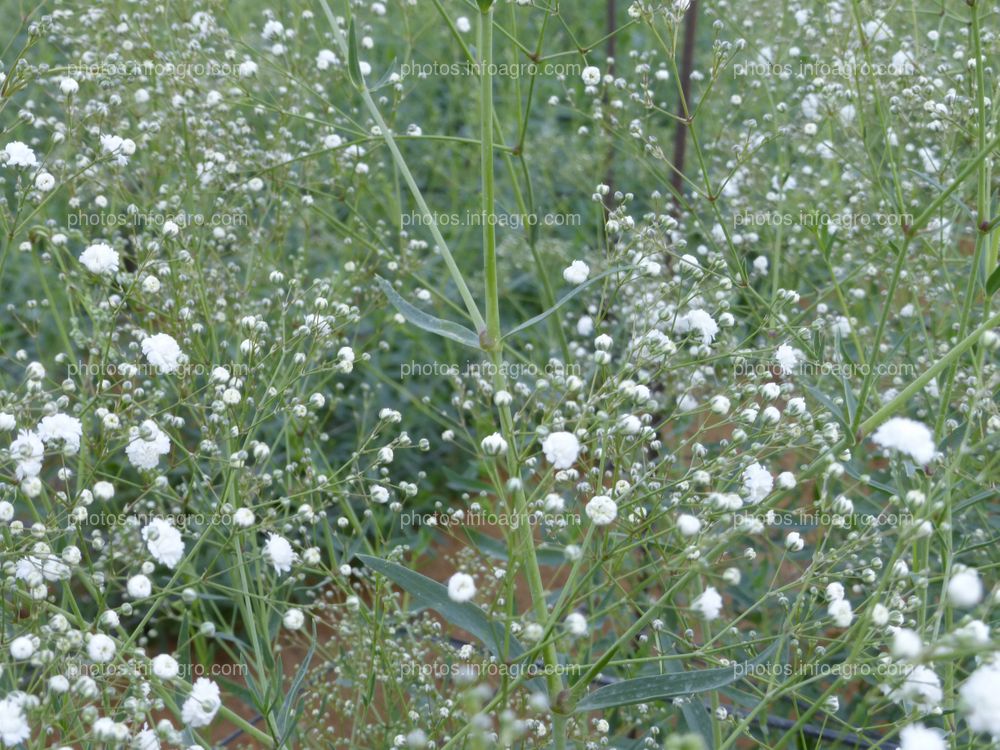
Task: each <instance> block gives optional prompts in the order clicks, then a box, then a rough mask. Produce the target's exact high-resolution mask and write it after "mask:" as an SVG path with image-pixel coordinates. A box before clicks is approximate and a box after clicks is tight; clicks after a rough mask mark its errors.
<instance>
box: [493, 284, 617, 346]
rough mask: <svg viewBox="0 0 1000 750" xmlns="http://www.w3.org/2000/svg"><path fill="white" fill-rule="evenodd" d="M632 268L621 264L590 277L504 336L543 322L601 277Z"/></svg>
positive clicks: (504, 336) (507, 336)
mask: <svg viewBox="0 0 1000 750" xmlns="http://www.w3.org/2000/svg"><path fill="white" fill-rule="evenodd" d="M631 269H632V266H620V267H618V268H609V269H608V270H607V271H604V272H603V273H599V274H597V276H595V277H594V278H592V279H588V280H587V281H585V282H584V283H582V284H580V286H578V287H577V288H576V289H574V290H573V291H572V292H569V293H568V294H566V295H565V296H564V297H562V298H561V299H560V300H559V301H558V302H556V303H555V304H554V305H552V307H550V308H549V309H548V310H546V311H545V312H543V313H539V314H538V315H536V316H535V317H533V318H530V319H529V320H526V321H524V322H523V323H521V324H520V325H519V326H515V327H514V328H512V329H510V330H509V331H507V333H505V334H504V335H503V338H504V339H507V338H510V337H511V336H513V335H514V334H515V333H520V332H521V331H523V330H525V329H527V328H531V326H533V325H535V324H536V323H541V322H542V321H543V320H545V319H546V318H547V317H549V316H550V315H551V314H552V313H554V312H555V311H556V310H558V309H559V308H560V307H562V306H563V305H565V304H566V303H567V302H569V301H570V300H571V299H573V298H574V297H575V296H576V295H578V294H579V293H580V292H582V291H583V290H584V289H586V288H587V287H589V286H591V285H593V284H595V283H597V282H598V281H600V280H601V279H603V278H605V277H607V276H610V275H611V274H613V273H621V272H624V271H629V270H631Z"/></svg>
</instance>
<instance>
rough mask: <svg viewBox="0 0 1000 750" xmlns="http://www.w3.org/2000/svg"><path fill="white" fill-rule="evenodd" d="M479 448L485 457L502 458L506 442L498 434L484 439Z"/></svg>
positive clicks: (505, 449)
mask: <svg viewBox="0 0 1000 750" xmlns="http://www.w3.org/2000/svg"><path fill="white" fill-rule="evenodd" d="M480 446H481V447H482V449H483V453H485V454H486V455H487V456H502V455H504V454H505V453H506V452H507V441H506V440H504V439H503V435H501V434H500V433H499V432H494V433H493V434H492V435H487V436H486V437H484V438H483V440H482V442H481V443H480Z"/></svg>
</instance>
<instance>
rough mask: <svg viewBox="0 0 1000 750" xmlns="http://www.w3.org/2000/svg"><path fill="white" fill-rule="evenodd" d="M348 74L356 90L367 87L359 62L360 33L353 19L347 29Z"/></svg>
mask: <svg viewBox="0 0 1000 750" xmlns="http://www.w3.org/2000/svg"><path fill="white" fill-rule="evenodd" d="M341 38H343V37H341ZM347 72H348V75H350V77H351V83H353V84H354V86H355V88H359V89H360V88H361V87H362V86H364V85H365V77H364V76H363V75H361V63H360V61H359V60H358V33H357V31H355V29H354V19H353V18H352V19H351V24H350V26H348V28H347Z"/></svg>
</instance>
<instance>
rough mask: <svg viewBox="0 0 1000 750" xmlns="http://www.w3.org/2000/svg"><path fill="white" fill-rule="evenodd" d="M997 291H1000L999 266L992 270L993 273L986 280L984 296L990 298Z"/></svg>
mask: <svg viewBox="0 0 1000 750" xmlns="http://www.w3.org/2000/svg"><path fill="white" fill-rule="evenodd" d="M998 289H1000V266H997V267H996V268H994V269H993V273H991V274H990V277H989V278H988V279H987V280H986V294H987V295H989V296H991V297H992V296H993V295H994V294H996V293H997V290H998Z"/></svg>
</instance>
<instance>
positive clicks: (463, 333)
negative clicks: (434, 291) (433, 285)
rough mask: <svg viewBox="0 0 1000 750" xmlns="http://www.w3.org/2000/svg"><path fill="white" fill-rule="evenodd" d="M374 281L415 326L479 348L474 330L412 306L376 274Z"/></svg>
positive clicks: (477, 337)
mask: <svg viewBox="0 0 1000 750" xmlns="http://www.w3.org/2000/svg"><path fill="white" fill-rule="evenodd" d="M375 281H376V282H377V283H378V286H379V289H381V290H382V291H383V292H384V293H385V296H386V297H388V298H389V301H390V302H391V303H392V306H393V307H395V308H396V309H397V310H399V313H400V314H401V315H402V316H403V317H404V318H406V319H407V320H408V321H409V322H411V323H413V325H415V326H416V327H417V328H421V329H423V330H425V331H430V332H431V333H436V334H437V335H438V336H443V337H444V338H446V339H451V340H452V341H457V342H458V343H459V344H465V346H471V347H472V348H473V349H479V348H480V346H479V336H477V335H476V334H475V332H473V331H471V330H469V329H468V328H466V327H465V326H461V325H459V324H458V323H452V322H451V321H450V320H442V319H441V318H435V317H434V316H433V315H428V314H427V313H425V312H424V311H423V310H420V309H418V308H416V307H414V306H413V305H411V304H410V303H409V302H407V301H406V300H405V299H403V298H402V297H400V296H399V293H398V292H397V291H396V290H395V289H393V288H392V284H390V283H389V282H388V281H386V280H385V279H383V278H382V277H381V276H376V277H375Z"/></svg>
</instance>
